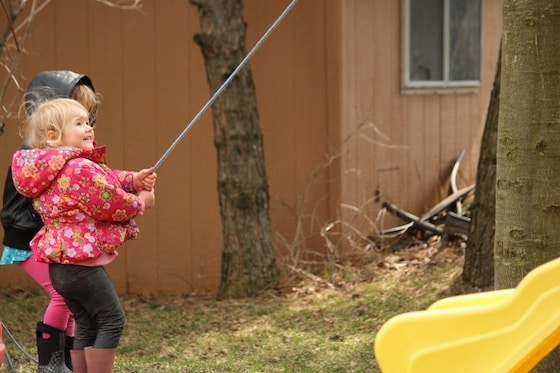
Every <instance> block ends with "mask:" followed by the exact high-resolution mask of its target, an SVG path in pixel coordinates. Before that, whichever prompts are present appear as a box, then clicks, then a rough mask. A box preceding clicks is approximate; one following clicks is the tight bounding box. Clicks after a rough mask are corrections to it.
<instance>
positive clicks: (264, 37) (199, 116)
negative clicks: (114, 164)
mask: <svg viewBox="0 0 560 373" xmlns="http://www.w3.org/2000/svg"><path fill="white" fill-rule="evenodd" d="M298 1H299V0H292V2H291V3H290V4H289V5H288V6H287V7H286V9H285V10H284V11H283V12H282V14H280V16H279V17H278V18H277V19H276V21H274V23H273V24H272V25H271V26H270V27H269V29H268V30H267V31H266V32H265V33H264V34H263V36H262V37H261V38H260V39H259V41H257V43H256V44H255V46H254V47H253V48H252V49H251V50H250V51H249V53H247V55H246V56H245V58H244V59H243V60H242V61H241V62H240V63H239V66H237V67H236V68H235V70H233V72H232V73H231V74H230V76H229V77H228V78H227V79H226V80H225V81H224V82H223V83H222V85H221V86H220V88H218V90H217V91H216V92H214V94H213V95H212V97H210V99H209V100H208V102H206V104H205V105H204V106H203V107H202V109H200V111H199V112H198V114H196V115H195V116H194V118H193V119H192V120H191V122H190V123H189V124H188V125H187V127H185V129H184V130H183V132H181V134H179V136H177V138H176V139H175V141H173V143H172V144H171V145H170V146H169V148H167V150H166V151H165V153H163V155H162V156H161V158H160V159H159V160H158V161H157V162H156V164H155V165H154V170H157V169H158V168H159V167H160V166H161V165H162V163H163V162H164V161H165V160H166V159H167V157H168V156H169V154H171V152H172V151H173V149H175V147H176V146H177V144H179V142H180V141H181V140H182V139H183V137H185V136H186V134H187V133H189V131H190V130H191V128H192V127H193V126H194V125H195V123H196V122H198V120H199V119H200V118H201V117H202V115H203V114H204V113H205V112H206V110H208V108H209V107H210V106H211V105H212V104H213V103H214V101H216V99H217V98H218V96H219V95H220V94H221V93H222V92H223V91H224V89H226V87H227V86H228V85H229V83H230V82H231V81H232V80H233V78H235V76H236V75H237V74H238V73H239V71H241V69H242V68H243V67H244V66H245V64H247V62H248V61H249V60H250V59H251V57H253V55H254V54H255V52H256V51H257V50H258V49H259V48H260V46H261V45H262V44H263V43H264V41H265V40H266V39H267V38H268V37H269V36H270V34H271V33H272V31H274V29H276V27H278V25H279V24H280V22H282V20H283V19H284V17H286V15H287V14H288V13H289V12H290V10H292V8H293V7H294V6H295V5H296V3H297V2H298Z"/></svg>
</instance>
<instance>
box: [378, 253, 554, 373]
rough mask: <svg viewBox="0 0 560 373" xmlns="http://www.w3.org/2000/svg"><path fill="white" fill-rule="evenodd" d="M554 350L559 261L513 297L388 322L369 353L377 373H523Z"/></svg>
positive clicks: (456, 300) (452, 304)
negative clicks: (377, 368) (377, 367)
mask: <svg viewBox="0 0 560 373" xmlns="http://www.w3.org/2000/svg"><path fill="white" fill-rule="evenodd" d="M558 344H560V258H559V259H555V260H553V261H550V262H548V263H546V264H543V265H541V266H540V267H538V268H536V269H534V270H533V271H531V272H530V273H529V274H527V276H525V278H524V279H523V280H522V281H521V282H520V283H519V285H518V286H517V287H516V288H515V289H506V290H497V291H490V292H484V293H478V294H469V295H462V296H457V297H450V298H446V299H443V300H440V301H438V302H435V303H434V304H432V306H430V307H429V308H428V309H427V310H425V311H418V312H408V313H404V314H401V315H398V316H395V317H393V318H391V319H390V320H389V321H387V322H386V323H385V324H384V325H383V326H382V327H381V329H380V330H379V332H378V333H377V336H376V338H375V342H374V352H375V357H376V359H377V362H378V364H379V367H380V368H381V371H382V372H383V373H439V372H442V373H443V372H445V373H447V372H454V373H461V372H464V373H473V372H492V373H500V372H528V371H530V370H531V368H533V367H534V366H535V365H536V364H537V363H538V362H539V361H540V360H541V359H542V358H543V357H545V356H546V355H547V354H548V353H549V352H550V351H552V350H553V349H554V348H555V347H556V346H557V345H558Z"/></svg>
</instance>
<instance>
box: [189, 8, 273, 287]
mask: <svg viewBox="0 0 560 373" xmlns="http://www.w3.org/2000/svg"><path fill="white" fill-rule="evenodd" d="M190 2H191V3H192V4H194V5H195V6H197V7H198V11H199V16H200V24H201V33H200V34H198V35H195V41H196V43H197V44H198V45H199V46H200V48H201V50H202V54H203V56H204V61H205V65H206V73H207V79H208V82H209V84H210V91H211V93H214V92H215V91H217V90H218V89H219V87H220V86H221V85H222V83H223V82H224V81H225V80H226V79H227V78H228V76H229V74H231V73H232V72H233V71H234V70H235V68H236V67H237V66H238V65H239V63H240V62H241V61H242V60H243V58H244V57H245V56H246V52H245V36H246V35H245V29H246V24H245V21H244V19H243V13H242V9H243V7H242V2H241V0H190ZM212 113H213V122H214V143H215V146H216V150H217V152H218V192H219V199H220V212H221V218H222V234H223V241H224V243H223V244H224V246H223V251H222V275H221V283H220V289H219V293H218V298H243V297H246V296H253V295H256V294H257V293H259V292H260V291H261V290H264V289H267V288H270V287H272V286H274V285H275V284H276V282H277V269H276V263H275V258H274V250H273V246H272V238H271V228H270V217H269V195H268V182H267V176H266V169H265V162H264V151H263V139H262V134H261V132H260V128H259V119H258V113H257V104H256V96H255V88H254V84H253V78H252V74H251V69H250V67H249V65H246V66H245V68H244V69H242V70H241V71H240V72H239V74H238V75H237V77H236V78H234V79H233V80H232V81H231V83H230V84H229V86H228V87H227V89H225V90H224V91H223V93H222V95H221V96H220V97H219V98H218V99H217V100H216V101H215V102H214V104H213V105H212Z"/></svg>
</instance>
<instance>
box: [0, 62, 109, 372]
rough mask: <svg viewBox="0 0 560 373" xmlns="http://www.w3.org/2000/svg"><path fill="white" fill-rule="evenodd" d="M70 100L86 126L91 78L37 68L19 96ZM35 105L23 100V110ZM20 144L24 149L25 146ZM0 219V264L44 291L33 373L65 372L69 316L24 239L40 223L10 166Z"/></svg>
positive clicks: (92, 106) (94, 98)
mask: <svg viewBox="0 0 560 373" xmlns="http://www.w3.org/2000/svg"><path fill="white" fill-rule="evenodd" d="M59 97H63V98H72V99H75V100H77V101H78V102H80V103H81V104H82V105H83V106H84V107H85V108H86V110H88V112H89V115H90V118H89V122H90V124H92V126H93V124H94V123H95V119H96V114H97V107H98V105H99V103H100V95H99V94H98V93H96V92H95V88H94V87H93V83H92V81H91V79H90V78H89V77H88V76H86V75H84V74H78V73H75V72H73V71H68V70H56V71H43V72H41V73H39V74H38V75H37V76H35V77H34V78H33V80H31V82H30V84H29V87H28V89H27V92H26V94H25V102H26V103H37V102H40V101H46V100H50V99H53V98H59ZM34 107H35V105H33V104H28V105H26V109H27V112H28V114H31V111H32V110H33V108H34ZM22 148H27V146H26V145H25V144H23V145H22ZM0 219H1V221H2V227H3V228H4V239H3V245H4V250H3V252H2V257H1V259H0V264H1V265H12V264H15V265H18V266H20V267H21V268H22V269H23V270H24V271H25V272H27V273H28V274H29V275H30V276H31V277H32V278H33V279H34V280H35V281H36V282H37V283H38V284H39V285H40V286H42V287H43V289H45V291H46V292H47V294H48V295H49V298H50V300H49V304H48V306H47V308H46V310H45V313H44V315H43V320H42V321H39V322H38V323H37V330H36V335H37V352H38V355H39V369H38V371H39V372H43V371H44V372H53V371H56V372H71V371H72V363H71V358H70V350H71V349H72V344H73V340H74V337H73V336H74V316H73V315H72V313H71V312H70V310H69V309H68V306H67V305H66V303H65V301H64V299H63V298H62V296H61V295H60V294H59V293H58V292H57V291H56V290H55V289H54V288H53V286H52V283H51V280H50V277H49V268H48V264H47V263H42V262H38V261H36V260H35V257H34V253H33V252H32V251H31V249H30V247H29V242H30V241H31V239H32V238H33V237H34V236H35V234H36V233H37V232H38V231H39V229H41V227H42V226H43V222H42V221H41V218H40V216H39V214H38V213H37V212H36V211H35V210H34V209H33V206H32V200H31V199H29V198H26V197H24V196H22V195H21V194H19V193H18V192H17V191H16V189H15V187H14V184H13V180H12V170H11V168H8V175H7V177H6V182H5V185H4V195H3V207H2V210H1V211H0Z"/></svg>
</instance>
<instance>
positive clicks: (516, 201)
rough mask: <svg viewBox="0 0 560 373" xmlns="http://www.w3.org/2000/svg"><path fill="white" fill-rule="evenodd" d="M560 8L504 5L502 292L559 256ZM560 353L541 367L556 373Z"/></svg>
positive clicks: (517, 1)
mask: <svg viewBox="0 0 560 373" xmlns="http://www.w3.org/2000/svg"><path fill="white" fill-rule="evenodd" d="M558 14H560V2H558V0H539V1H537V0H504V3H503V21H504V33H503V36H502V42H503V49H502V77H501V84H502V85H501V97H500V119H499V124H498V147H497V169H496V180H497V185H496V240H495V249H494V250H495V251H494V257H495V286H496V289H504V288H511V287H515V286H517V284H518V283H519V281H520V280H521V279H522V278H523V277H524V276H525V275H526V274H527V273H528V272H529V271H531V270H532V269H534V268H535V267H537V266H539V265H541V264H543V263H545V262H547V261H550V260H552V259H554V258H556V257H558V254H560V229H558V227H559V226H560V188H559V187H558V185H559V184H560V132H559V130H560V129H559V124H560V105H559V102H560V65H559V64H558V61H560V17H558ZM558 367H560V354H559V353H558V351H555V352H553V353H552V354H550V355H549V356H548V357H547V358H546V359H545V360H543V362H541V363H540V364H539V366H538V371H542V372H557V371H558Z"/></svg>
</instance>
